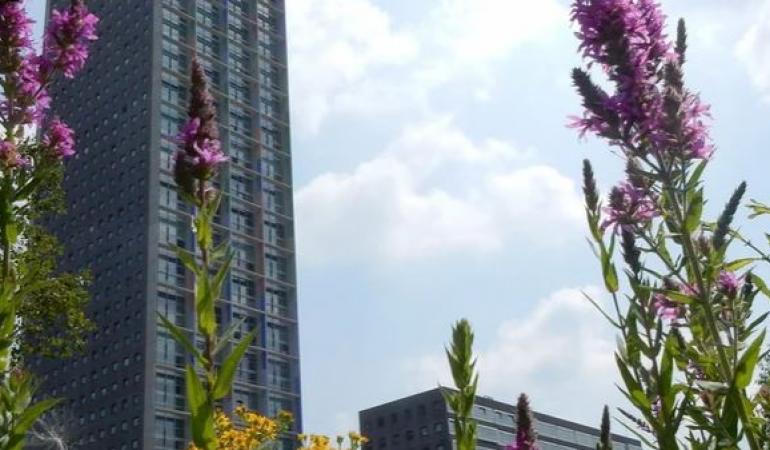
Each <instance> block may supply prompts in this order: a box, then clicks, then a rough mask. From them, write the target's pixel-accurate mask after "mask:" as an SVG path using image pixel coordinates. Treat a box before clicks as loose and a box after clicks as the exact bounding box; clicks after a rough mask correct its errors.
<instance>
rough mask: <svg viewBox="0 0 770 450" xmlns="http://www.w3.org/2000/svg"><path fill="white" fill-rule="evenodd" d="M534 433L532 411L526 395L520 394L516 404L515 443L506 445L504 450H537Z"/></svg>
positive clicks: (535, 434)
mask: <svg viewBox="0 0 770 450" xmlns="http://www.w3.org/2000/svg"><path fill="white" fill-rule="evenodd" d="M539 449H540V447H539V446H538V445H537V433H535V426H534V420H533V418H532V410H531V409H530V407H529V399H528V398H527V395H526V394H521V395H520V396H519V400H518V402H517V403H516V441H515V442H514V443H513V444H510V445H506V446H505V450H539Z"/></svg>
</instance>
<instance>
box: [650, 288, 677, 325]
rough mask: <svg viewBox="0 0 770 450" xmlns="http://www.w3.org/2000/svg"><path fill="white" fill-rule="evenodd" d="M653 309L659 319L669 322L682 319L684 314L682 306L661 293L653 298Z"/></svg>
mask: <svg viewBox="0 0 770 450" xmlns="http://www.w3.org/2000/svg"><path fill="white" fill-rule="evenodd" d="M652 308H653V309H654V310H655V313H656V314H657V315H658V317H660V318H661V319H663V320H668V321H672V320H676V319H678V318H680V317H681V316H682V314H683V312H684V310H683V308H682V305H681V304H679V303H677V302H675V301H673V300H671V299H670V298H669V297H667V296H666V294H663V293H661V292H658V293H656V294H655V295H653V296H652Z"/></svg>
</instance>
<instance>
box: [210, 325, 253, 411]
mask: <svg viewBox="0 0 770 450" xmlns="http://www.w3.org/2000/svg"><path fill="white" fill-rule="evenodd" d="M255 336H256V332H252V333H249V335H248V336H246V337H245V338H243V340H242V341H241V342H239V343H238V345H236V346H235V348H234V349H233V352H232V353H230V355H229V356H228V357H227V358H226V359H225V361H224V362H223V363H222V368H221V369H220V371H219V373H218V374H217V381H216V383H214V393H213V395H214V400H219V399H220V398H223V397H225V396H226V395H227V394H229V393H230V389H231V388H232V384H233V377H234V376H235V369H237V368H238V363H239V362H240V361H241V358H243V355H244V354H245V353H246V350H248V349H249V345H251V341H253V340H254V337H255Z"/></svg>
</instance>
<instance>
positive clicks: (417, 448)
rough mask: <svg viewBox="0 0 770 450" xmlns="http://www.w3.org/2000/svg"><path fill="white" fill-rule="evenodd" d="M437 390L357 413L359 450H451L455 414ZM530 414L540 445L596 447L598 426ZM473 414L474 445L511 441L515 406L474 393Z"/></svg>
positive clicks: (546, 448)
mask: <svg viewBox="0 0 770 450" xmlns="http://www.w3.org/2000/svg"><path fill="white" fill-rule="evenodd" d="M441 391H442V388H436V389H432V390H429V391H425V392H421V393H419V394H415V395H412V396H410V397H405V398H402V399H399V400H395V401H392V402H389V403H384V404H382V405H379V406H375V407H373V408H369V409H365V410H363V411H361V412H359V413H358V418H359V427H360V430H361V434H363V435H364V436H366V437H367V438H369V442H368V443H367V444H366V446H365V448H364V450H452V449H456V448H457V446H456V443H455V439H454V418H455V415H454V413H453V412H452V410H451V408H449V405H448V404H447V403H446V400H445V399H444V396H443V394H442V392H441ZM598 413H600V411H597V419H598V418H599V417H598ZM533 415H534V418H535V430H536V431H537V434H538V444H539V446H540V449H541V450H570V449H580V450H595V449H596V443H597V442H598V440H599V430H598V429H597V428H592V427H588V426H585V425H581V424H578V423H575V422H571V421H568V420H564V419H560V418H558V417H554V416H550V415H548V414H540V413H534V414H533ZM472 417H473V419H475V420H476V422H477V431H476V435H477V446H476V448H477V449H479V450H501V449H503V448H504V447H505V446H506V445H510V444H512V443H513V442H514V441H515V438H516V406H515V405H511V404H508V403H503V402H499V401H496V400H493V399H491V398H489V397H476V402H475V403H474V405H473V410H472ZM612 441H613V448H614V449H615V450H641V448H642V446H641V445H642V444H641V442H640V441H638V440H636V439H631V438H628V437H625V436H620V435H617V434H613V435H612Z"/></svg>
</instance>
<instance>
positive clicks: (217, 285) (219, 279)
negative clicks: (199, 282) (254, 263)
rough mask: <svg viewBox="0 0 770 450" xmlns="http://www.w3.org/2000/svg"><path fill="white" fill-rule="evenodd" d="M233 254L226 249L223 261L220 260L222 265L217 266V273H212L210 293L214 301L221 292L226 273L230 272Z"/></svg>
mask: <svg viewBox="0 0 770 450" xmlns="http://www.w3.org/2000/svg"><path fill="white" fill-rule="evenodd" d="M233 256H234V254H233V252H231V251H228V252H227V254H226V255H225V259H224V261H222V265H221V266H219V270H217V273H216V274H215V275H214V282H213V283H212V285H211V295H212V297H213V298H214V300H215V301H216V299H218V298H219V296H220V295H221V293H222V286H223V285H224V282H225V279H227V274H228V273H229V272H230V266H231V265H232V262H233Z"/></svg>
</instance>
